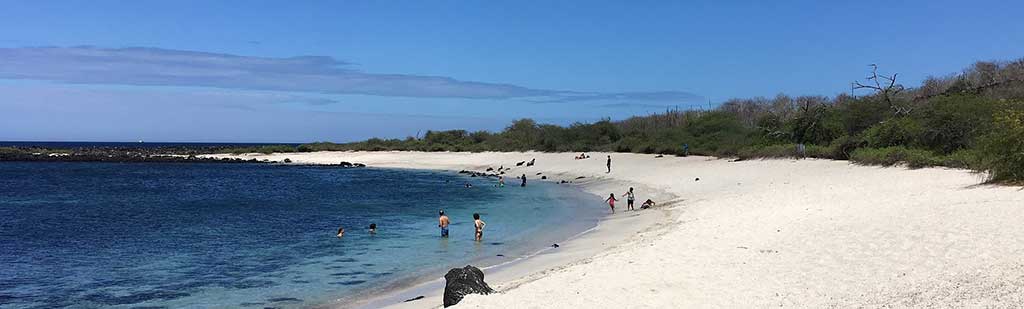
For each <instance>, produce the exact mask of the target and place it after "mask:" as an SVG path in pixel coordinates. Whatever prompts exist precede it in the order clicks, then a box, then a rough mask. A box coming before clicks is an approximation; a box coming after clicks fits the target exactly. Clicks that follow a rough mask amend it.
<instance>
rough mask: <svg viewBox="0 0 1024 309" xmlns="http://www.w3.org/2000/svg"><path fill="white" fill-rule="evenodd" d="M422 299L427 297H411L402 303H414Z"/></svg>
mask: <svg viewBox="0 0 1024 309" xmlns="http://www.w3.org/2000/svg"><path fill="white" fill-rule="evenodd" d="M424 298H427V297H426V296H423V295H420V296H416V297H413V298H410V299H406V300H405V301H404V302H406V303H407V302H411V301H415V300H421V299H424Z"/></svg>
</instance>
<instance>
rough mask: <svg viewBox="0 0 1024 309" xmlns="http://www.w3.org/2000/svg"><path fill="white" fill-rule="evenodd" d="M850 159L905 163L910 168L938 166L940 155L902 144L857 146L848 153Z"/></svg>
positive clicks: (872, 163)
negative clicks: (881, 146) (874, 146)
mask: <svg viewBox="0 0 1024 309" xmlns="http://www.w3.org/2000/svg"><path fill="white" fill-rule="evenodd" d="M850 160H851V161H853V162H856V163H859V164H865V165H883V166H893V165H897V164H906V165H907V167H910V168H922V167H929V166H938V165H941V164H942V157H940V156H936V155H935V153H933V152H931V151H927V150H923V149H910V148H907V147H903V146H895V147H885V148H859V149H857V150H855V151H854V152H853V153H852V154H851V155H850Z"/></svg>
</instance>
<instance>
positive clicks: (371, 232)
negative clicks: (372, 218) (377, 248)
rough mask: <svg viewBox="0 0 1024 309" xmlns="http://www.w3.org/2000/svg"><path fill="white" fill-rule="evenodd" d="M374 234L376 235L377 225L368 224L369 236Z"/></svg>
mask: <svg viewBox="0 0 1024 309" xmlns="http://www.w3.org/2000/svg"><path fill="white" fill-rule="evenodd" d="M375 234H377V224H376V223H370V235H375Z"/></svg>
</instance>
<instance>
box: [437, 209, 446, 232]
mask: <svg viewBox="0 0 1024 309" xmlns="http://www.w3.org/2000/svg"><path fill="white" fill-rule="evenodd" d="M448 223H449V222H448V216H447V215H445V214H444V210H441V211H440V217H439V218H437V227H439V228H441V237H448Z"/></svg>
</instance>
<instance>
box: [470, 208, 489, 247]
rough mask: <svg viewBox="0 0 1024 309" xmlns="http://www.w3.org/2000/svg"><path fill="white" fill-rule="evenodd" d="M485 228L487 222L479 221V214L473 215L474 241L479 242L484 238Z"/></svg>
mask: <svg viewBox="0 0 1024 309" xmlns="http://www.w3.org/2000/svg"><path fill="white" fill-rule="evenodd" d="M485 226H487V222H484V220H480V214H477V213H475V214H473V227H474V228H476V236H475V239H476V241H480V240H481V239H483V238H484V227H485Z"/></svg>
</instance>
